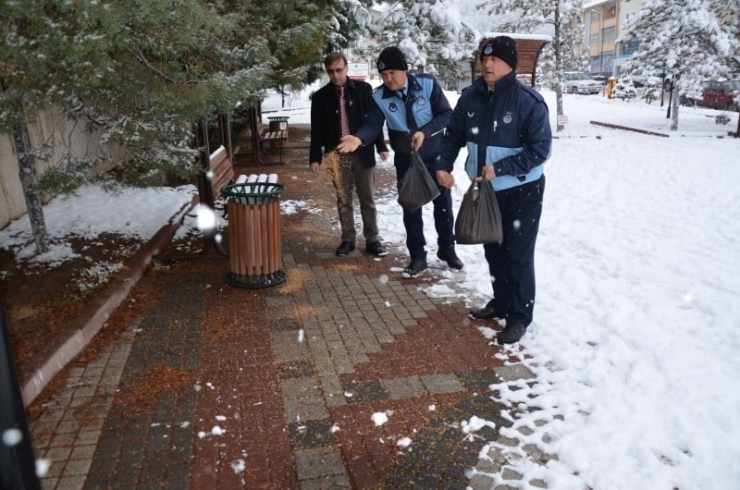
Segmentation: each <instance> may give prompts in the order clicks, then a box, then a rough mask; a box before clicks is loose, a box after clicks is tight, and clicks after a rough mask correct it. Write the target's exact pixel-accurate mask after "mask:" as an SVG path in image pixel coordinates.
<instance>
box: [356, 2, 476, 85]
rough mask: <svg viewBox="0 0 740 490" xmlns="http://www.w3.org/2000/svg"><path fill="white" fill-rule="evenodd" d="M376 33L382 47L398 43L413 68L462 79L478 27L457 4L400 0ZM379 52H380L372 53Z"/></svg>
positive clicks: (389, 7) (384, 16)
mask: <svg viewBox="0 0 740 490" xmlns="http://www.w3.org/2000/svg"><path fill="white" fill-rule="evenodd" d="M375 32H376V33H377V34H378V35H379V36H380V37H381V39H382V46H381V48H382V47H385V46H390V45H393V46H398V47H399V48H400V49H401V50H402V51H403V52H404V53H405V54H406V57H407V60H408V63H409V66H410V68H411V69H412V70H414V71H416V72H419V73H423V72H432V73H434V74H435V75H437V76H438V77H439V78H440V79H441V80H448V81H455V85H456V82H457V80H458V79H459V78H460V71H461V70H460V66H459V62H460V61H470V59H471V58H472V54H473V50H474V49H475V34H476V33H475V30H474V29H473V28H472V27H471V26H470V25H468V24H467V23H466V22H464V21H463V20H462V19H461V18H460V14H459V10H458V9H457V6H456V5H455V4H454V3H451V2H448V1H446V0H429V1H425V2H418V1H414V0H398V1H395V2H393V3H391V4H389V6H388V9H387V10H386V11H385V12H384V13H383V15H382V16H381V19H380V22H379V23H378V25H377V28H376V30H375ZM370 54H371V55H377V54H378V53H370Z"/></svg>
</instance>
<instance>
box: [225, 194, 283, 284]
mask: <svg viewBox="0 0 740 490" xmlns="http://www.w3.org/2000/svg"><path fill="white" fill-rule="evenodd" d="M283 192H285V186H283V185H281V184H277V183H274V182H247V183H238V184H232V185H227V186H224V187H223V188H222V189H221V194H222V195H223V196H225V197H226V199H227V203H226V211H227V213H228V234H227V237H228V240H229V262H230V268H231V272H229V273H228V274H227V276H226V282H227V283H228V284H230V285H231V286H235V287H238V288H244V289H253V288H263V287H267V286H275V285H276V284H280V283H283V282H285V280H286V279H287V278H288V275H287V274H286V273H285V271H284V270H283V269H282V264H283V254H282V243H281V230H280V194H282V193H283Z"/></svg>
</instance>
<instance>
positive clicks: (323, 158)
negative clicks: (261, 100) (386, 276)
mask: <svg viewBox="0 0 740 490" xmlns="http://www.w3.org/2000/svg"><path fill="white" fill-rule="evenodd" d="M324 67H325V68H326V73H327V74H328V75H329V83H327V84H326V85H324V86H323V87H321V88H320V89H319V90H317V91H316V93H314V94H313V97H311V148H310V152H309V157H308V158H309V165H310V167H311V170H312V171H313V172H314V173H318V172H319V165H320V164H321V163H324V165H325V166H327V167H328V170H329V172H330V174H331V176H332V181H333V182H334V187H335V188H336V190H337V210H338V211H339V224H340V226H341V228H342V243H341V244H340V245H339V247H338V248H337V250H336V254H337V256H338V257H344V256H346V255H347V254H348V253H350V252H351V251H353V250H354V249H355V238H356V231H355V219H354V210H353V204H352V197H353V192H355V191H356V192H357V197H358V199H359V201H360V214H361V215H362V228H363V229H362V231H363V234H364V236H365V250H366V252H368V253H370V254H373V255H376V256H378V257H383V256H385V255H388V252H387V251H386V249H385V247H384V246H383V244H382V242H381V241H380V236H379V232H378V222H377V212H376V209H375V199H374V198H373V190H374V184H375V181H374V175H373V171H374V167H375V153H374V151H373V145H368V146H366V147H364V148H359V149H358V150H357V151H355V152H352V153H348V154H339V153H338V152H337V151H335V149H336V147H337V145H338V144H339V140H340V138H341V137H342V136H344V135H345V134H351V133H352V131H356V130H357V129H358V128H359V127H360V126H362V123H363V122H364V120H365V114H366V113H367V106H368V104H369V103H370V96H371V94H372V87H371V86H370V84H368V83H366V82H363V81H360V80H352V79H350V78H348V77H347V59H346V58H345V57H344V55H343V54H342V53H331V54H329V55H328V56H327V57H326V58H325V59H324ZM345 115H346V118H345ZM374 146H375V148H376V149H377V151H378V153H379V154H380V156H381V158H382V159H383V160H386V159H387V158H388V148H387V147H386V145H385V142H384V141H383V137H382V136H381V137H379V138H378V140H377V141H376V142H375V145H374Z"/></svg>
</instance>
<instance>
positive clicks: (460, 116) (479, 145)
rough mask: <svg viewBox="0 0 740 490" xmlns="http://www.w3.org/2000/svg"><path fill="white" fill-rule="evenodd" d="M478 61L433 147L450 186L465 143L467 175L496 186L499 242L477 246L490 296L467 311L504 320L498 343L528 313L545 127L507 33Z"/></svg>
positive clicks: (547, 139) (523, 324) (518, 330)
mask: <svg viewBox="0 0 740 490" xmlns="http://www.w3.org/2000/svg"><path fill="white" fill-rule="evenodd" d="M480 61H481V65H482V68H483V76H482V77H480V78H479V79H477V80H476V81H475V82H474V83H473V84H472V85H471V86H469V87H468V88H466V89H465V90H464V91H463V93H462V95H461V96H460V99H459V100H458V102H457V105H456V107H455V110H454V112H453V114H452V119H451V121H450V125H449V127H448V129H447V134H446V135H445V138H444V140H443V141H442V144H441V146H440V155H441V162H440V165H441V167H442V170H440V171H439V172H438V174H437V180H438V182H440V184H442V185H445V186H447V187H452V185H454V178H453V177H452V174H450V173H449V172H450V171H452V166H453V164H454V162H455V160H456V159H457V156H458V153H459V152H460V148H462V147H463V146H465V147H467V150H468V157H467V161H466V163H465V170H466V171H467V174H468V176H469V177H470V178H471V179H475V180H478V181H481V180H483V179H485V181H486V182H488V183H489V184H490V185H492V186H493V190H494V191H495V192H496V198H497V200H498V204H499V208H500V211H501V218H502V223H503V232H504V236H503V241H502V242H501V243H490V244H486V245H484V246H483V247H484V250H485V256H486V260H487V262H488V268H489V271H490V274H491V283H492V285H493V299H492V300H490V301H489V302H488V304H486V306H484V307H483V308H473V309H472V310H470V316H471V317H472V318H474V319H477V320H505V321H506V327H505V328H504V330H503V331H502V332H501V333H500V334H499V336H498V342H499V343H500V344H512V343H515V342H518V341H519V340H520V339H521V338H522V336H523V335H524V333H525V332H526V329H527V327H528V326H529V324H530V323H531V322H532V316H533V312H534V296H535V273H534V247H535V241H536V240H537V232H538V230H539V223H540V216H541V214H542V196H543V193H544V191H545V175H544V163H545V161H546V160H547V159H548V157H549V156H550V146H551V144H552V133H551V130H550V120H549V114H548V109H547V105H546V104H545V101H544V100H543V98H542V96H541V95H540V94H539V93H538V92H537V91H535V90H534V89H532V88H530V87H527V86H525V85H523V84H522V83H521V82H519V81H518V80H517V79H516V72H515V71H514V70H515V69H516V65H517V61H518V55H517V50H516V43H515V42H514V40H513V39H512V38H510V37H507V36H498V37H494V38H492V39H490V40H488V41H487V42H486V43H485V44H484V45H483V46H482V47H481V49H480Z"/></svg>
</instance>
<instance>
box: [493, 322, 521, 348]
mask: <svg viewBox="0 0 740 490" xmlns="http://www.w3.org/2000/svg"><path fill="white" fill-rule="evenodd" d="M526 331H527V327H525V326H524V325H522V324H521V323H512V324H511V325H506V327H504V329H503V330H502V331H501V333H500V334H498V338H497V340H498V343H499V344H501V345H504V344H514V343H516V342H519V340H520V339H521V338H522V337H524V333H525V332H526Z"/></svg>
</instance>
